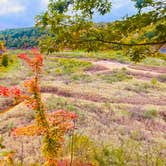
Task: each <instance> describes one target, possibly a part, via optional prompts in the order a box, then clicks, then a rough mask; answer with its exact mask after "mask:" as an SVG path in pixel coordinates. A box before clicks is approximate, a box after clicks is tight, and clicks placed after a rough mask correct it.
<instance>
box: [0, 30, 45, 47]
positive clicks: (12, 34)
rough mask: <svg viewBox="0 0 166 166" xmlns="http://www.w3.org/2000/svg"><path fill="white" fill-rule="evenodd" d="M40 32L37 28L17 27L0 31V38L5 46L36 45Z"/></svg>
mask: <svg viewBox="0 0 166 166" xmlns="http://www.w3.org/2000/svg"><path fill="white" fill-rule="evenodd" d="M43 34H44V33H41V32H40V30H39V29H37V28H33V27H30V28H18V29H7V30H3V31H0V40H4V41H5V43H6V47H7V48H10V49H11V48H13V49H20V48H31V47H36V46H37V45H38V42H39V38H40V37H41V36H42V35H43Z"/></svg>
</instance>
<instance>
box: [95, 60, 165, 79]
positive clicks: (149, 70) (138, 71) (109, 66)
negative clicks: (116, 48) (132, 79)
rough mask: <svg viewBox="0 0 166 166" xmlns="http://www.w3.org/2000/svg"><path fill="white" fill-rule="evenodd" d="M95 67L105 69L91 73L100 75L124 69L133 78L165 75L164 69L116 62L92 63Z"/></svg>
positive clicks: (102, 61)
mask: <svg viewBox="0 0 166 166" xmlns="http://www.w3.org/2000/svg"><path fill="white" fill-rule="evenodd" d="M92 64H93V65H95V66H100V67H103V68H106V69H105V70H102V71H96V72H94V71H93V73H97V74H102V73H107V72H110V71H113V70H115V69H122V68H126V69H127V71H128V72H129V74H131V75H134V76H142V77H147V78H152V77H158V76H160V75H162V74H164V73H166V67H155V68H154V67H150V66H142V65H131V64H124V63H120V62H116V61H106V60H101V61H97V62H92Z"/></svg>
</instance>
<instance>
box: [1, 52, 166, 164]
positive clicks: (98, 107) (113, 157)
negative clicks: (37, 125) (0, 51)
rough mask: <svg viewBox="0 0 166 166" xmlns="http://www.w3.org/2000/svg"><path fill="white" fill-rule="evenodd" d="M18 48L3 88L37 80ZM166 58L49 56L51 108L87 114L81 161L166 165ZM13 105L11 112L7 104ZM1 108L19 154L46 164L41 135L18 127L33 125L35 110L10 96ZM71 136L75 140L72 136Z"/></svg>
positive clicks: (46, 85) (79, 141)
mask: <svg viewBox="0 0 166 166" xmlns="http://www.w3.org/2000/svg"><path fill="white" fill-rule="evenodd" d="M10 53H11V54H12V56H13V58H15V60H16V62H17V65H14V66H13V67H10V68H9V70H6V71H5V72H4V71H3V70H2V69H1V71H0V73H1V75H0V80H1V85H8V86H11V85H18V84H19V85H20V86H22V84H23V80H24V79H25V78H28V77H32V73H31V72H30V71H29V70H28V69H27V67H26V66H25V64H24V63H22V62H20V61H17V58H16V57H15V54H17V53H18V52H13V51H10ZM115 54H116V56H115ZM101 55H102V56H101ZM117 57H118V58H117ZM101 58H103V59H101ZM120 58H121V59H120ZM165 63H166V62H165V61H164V60H160V59H156V58H153V59H150V58H147V59H146V60H145V61H144V62H142V63H141V64H137V65H136V64H133V63H132V62H129V61H127V60H126V59H123V56H122V55H119V53H114V52H100V53H98V54H97V53H94V54H92V53H89V54H87V53H84V52H63V53H56V54H55V53H54V54H52V55H49V56H48V55H45V61H44V64H45V67H44V72H43V76H42V78H41V81H42V88H41V91H42V98H43V101H45V102H46V108H47V110H48V111H49V113H50V112H53V111H54V110H58V109H63V110H65V111H72V112H75V113H77V115H78V116H79V118H78V120H77V122H76V126H77V130H76V131H75V135H77V136H76V138H75V141H74V147H75V149H74V153H75V158H77V157H81V158H84V157H86V156H90V157H91V158H90V159H91V160H94V161H98V163H99V165H100V166H110V165H112V164H113V163H115V164H114V165H115V166H119V165H121V163H125V165H129V166H133V165H135V166H138V165H148V166H151V165H153V164H154V163H156V165H160V166H164V164H165V162H166V158H165V156H166V155H165V147H166V140H165V131H166V117H165V109H166V105H165V101H166V93H165V92H166V84H165V82H166V79H165V71H166V68H165ZM20 64H21V65H20ZM4 103H5V104H4ZM4 105H5V107H4ZM9 106H10V109H5V108H8V107H9ZM0 111H1V113H0V116H1V121H0V134H1V135H3V137H4V142H5V145H6V146H7V147H8V148H9V149H14V150H16V151H17V154H16V159H18V160H20V159H21V160H23V163H26V164H28V165H30V163H41V162H42V155H41V153H40V151H39V147H40V146H41V139H40V137H36V136H33V137H27V136H23V137H18V138H15V137H13V136H12V135H11V131H12V130H13V129H14V128H15V127H20V126H25V125H27V124H29V123H33V122H34V112H33V111H32V110H29V109H27V107H26V106H25V104H24V103H20V104H18V105H17V106H14V107H13V106H12V104H11V101H10V100H8V99H4V98H0ZM67 138H68V139H67V143H68V144H70V140H71V137H70V134H69V135H68V136H67ZM20 141H21V144H22V145H21V146H20ZM13 142H14V143H13ZM32 142H33V143H32ZM66 150H67V151H65V152H64V153H65V154H68V151H70V149H69V147H67V149H66ZM80 154H82V155H80ZM150 156H153V158H151V157H150ZM96 158H97V159H96ZM90 159H89V158H86V160H87V161H88V160H90ZM103 163H104V164H103ZM74 166H75V165H74ZM95 166H98V165H97V164H96V165H95Z"/></svg>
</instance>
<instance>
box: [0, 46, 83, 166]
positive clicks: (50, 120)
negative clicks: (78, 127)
mask: <svg viewBox="0 0 166 166" xmlns="http://www.w3.org/2000/svg"><path fill="white" fill-rule="evenodd" d="M31 53H32V55H31V58H30V56H28V55H27V54H24V53H21V54H19V55H18V57H19V58H20V59H22V60H24V61H25V62H26V63H27V64H28V66H29V67H30V69H31V70H32V72H33V73H34V77H33V78H30V79H28V80H26V81H25V82H24V87H25V89H26V91H25V90H24V91H22V90H21V89H20V88H18V87H11V88H8V87H4V86H0V95H1V96H4V97H10V98H13V99H14V102H15V104H18V103H19V102H21V101H23V102H24V103H25V104H26V106H27V107H28V108H30V109H33V110H34V112H35V123H34V124H29V125H27V126H22V127H19V128H15V129H14V130H13V131H12V135H13V136H14V137H17V136H42V138H43V141H42V152H43V156H44V158H45V165H48V166H68V165H71V164H70V160H69V159H67V160H65V159H63V158H62V156H61V155H62V146H63V144H64V136H65V134H67V132H69V131H71V130H74V129H75V123H74V121H75V120H76V119H77V115H76V114H75V113H73V112H67V111H64V110H55V111H54V112H51V113H47V112H46V108H45V105H44V103H43V102H42V98H41V91H40V75H41V73H42V67H43V56H42V55H41V54H40V53H39V51H38V50H37V49H32V50H31ZM77 165H78V164H77ZM79 165H82V164H79Z"/></svg>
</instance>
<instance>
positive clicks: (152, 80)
mask: <svg viewBox="0 0 166 166" xmlns="http://www.w3.org/2000/svg"><path fill="white" fill-rule="evenodd" d="M157 83H158V80H157V79H156V78H152V79H151V84H152V85H154V86H155V85H157Z"/></svg>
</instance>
